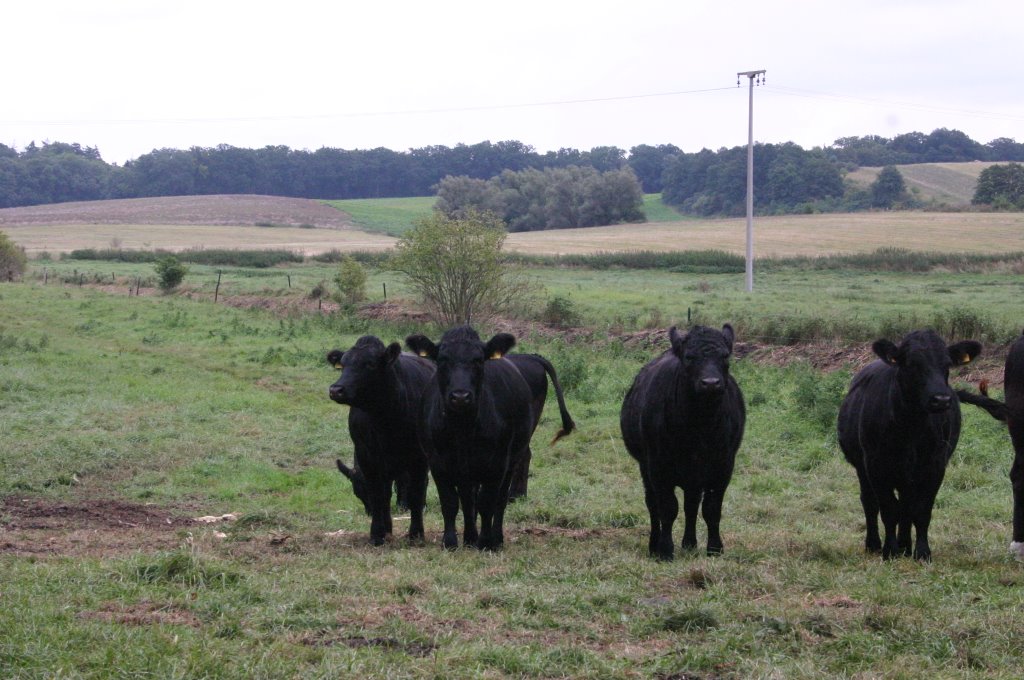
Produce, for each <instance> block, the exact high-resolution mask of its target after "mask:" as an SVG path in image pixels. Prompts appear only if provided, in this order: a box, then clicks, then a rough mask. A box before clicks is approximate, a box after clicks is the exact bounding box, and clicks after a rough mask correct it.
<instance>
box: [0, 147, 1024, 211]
mask: <svg viewBox="0 0 1024 680" xmlns="http://www.w3.org/2000/svg"><path fill="white" fill-rule="evenodd" d="M754 160H755V168H754V172H755V185H756V187H757V193H756V195H755V201H756V208H757V210H758V212H762V213H763V212H792V211H802V210H811V209H830V210H835V209H858V208H866V207H870V205H871V196H870V194H869V193H867V192H863V193H862V194H860V195H852V196H851V195H848V194H845V193H844V191H843V182H842V176H843V173H844V172H845V171H847V170H851V169H853V168H855V167H858V166H884V165H896V164H908V163H925V162H957V161H971V160H986V161H1024V144H1022V143H1018V142H1016V141H1014V140H1012V139H1008V138H999V139H996V140H993V141H991V142H989V143H988V144H980V143H978V142H975V141H974V140H971V139H970V138H969V137H968V136H967V135H965V134H964V133H962V132H960V131H958V130H948V129H945V128H941V129H938V130H935V131H933V132H931V133H930V134H924V133H920V132H911V133H906V134H901V135H897V136H895V137H892V138H883V137H878V136H866V137H845V138H842V139H838V140H836V141H835V142H834V143H833V144H832V145H830V146H825V147H815V148H813V149H803V148H802V147H800V146H799V145H797V144H793V143H786V144H760V145H758V146H757V149H756V151H755V154H754ZM570 167H575V168H592V169H594V170H596V171H597V172H598V173H607V172H609V171H619V170H623V169H626V168H629V169H630V170H631V171H632V172H633V174H634V175H635V176H636V178H637V180H638V181H639V183H640V186H641V187H642V190H643V192H645V193H659V192H660V193H662V194H663V198H664V200H665V201H666V203H669V204H670V205H674V206H676V207H678V208H680V209H682V210H684V211H688V212H691V213H694V214H700V215H733V214H740V213H741V212H742V210H743V206H744V204H745V203H744V202H745V191H746V188H745V187H746V148H745V147H743V146H737V147H733V148H722V149H719V150H717V151H711V150H709V149H702V150H700V151H697V152H692V153H687V152H684V151H683V150H681V149H680V148H678V147H676V146H674V145H672V144H662V145H647V144H641V145H638V146H635V147H633V148H631V149H629V150H628V152H627V151H626V150H624V149H620V148H618V147H614V146H605V147H595V148H592V149H590V150H589V151H581V150H577V149H571V148H563V149H559V150H558V151H549V152H546V153H538V152H537V151H536V150H535V149H534V148H533V147H531V146H529V145H527V144H524V143H522V142H519V141H514V140H511V141H501V142H497V143H491V142H489V141H484V142H480V143H477V144H468V145H467V144H458V145H456V146H454V147H446V146H428V147H422V148H416V149H409V150H408V151H392V150H390V149H385V148H376V149H354V150H346V149H337V148H329V147H324V148H320V149H317V150H315V151H308V150H297V149H290V148H288V147H287V146H267V147H263V148H260V149H246V148H239V147H234V146H230V145H226V144H222V145H219V146H216V147H192V148H190V149H186V150H180V149H154V150H153V151H151V152H149V153H147V154H143V155H141V156H139V157H138V158H135V159H132V160H130V161H127V162H126V163H125V164H124V165H123V166H119V165H116V164H109V163H107V162H105V161H104V160H103V158H102V157H101V155H100V152H99V150H98V149H96V148H95V147H88V146H86V147H83V146H81V145H79V144H74V143H65V142H44V143H42V144H41V145H37V144H35V143H34V142H33V143H32V144H29V146H28V147H26V148H25V149H23V150H21V151H18V150H17V149H15V148H12V147H9V146H6V145H3V144H0V207H15V206H23V205H38V204H45V203H61V202H66V201H86V200H100V199H110V198H141V197H150V196H174V195H198V194H230V193H241V194H266V195H276V196H293V197H301V198H329V199H346V198H385V197H402V196H430V195H434V194H435V193H436V192H437V190H438V188H439V187H440V186H441V182H442V180H444V179H445V178H446V177H468V178H470V179H476V180H491V179H492V178H495V177H499V176H500V175H501V174H502V173H503V172H505V171H511V172H516V173H518V172H523V171H527V170H534V171H540V172H545V171H548V170H556V169H561V170H567V169H568V168H570Z"/></svg>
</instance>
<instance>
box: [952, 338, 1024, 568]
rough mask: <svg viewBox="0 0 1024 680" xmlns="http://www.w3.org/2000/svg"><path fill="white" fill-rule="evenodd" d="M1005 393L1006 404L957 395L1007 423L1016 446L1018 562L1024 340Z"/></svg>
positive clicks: (1015, 351) (1011, 358) (1006, 375)
mask: <svg viewBox="0 0 1024 680" xmlns="http://www.w3.org/2000/svg"><path fill="white" fill-rule="evenodd" d="M1003 389H1004V392H1005V394H1004V398H1005V399H1006V403H1003V402H1000V401H997V400H995V399H990V398H988V395H987V394H985V395H984V396H983V397H979V396H977V395H973V394H970V393H967V392H962V391H958V392H957V395H958V396H960V398H961V399H962V400H963V401H964V402H967V403H971V404H974V405H976V406H980V407H981V408H983V409H985V410H986V411H988V412H989V413H990V414H991V415H992V417H993V418H996V419H998V420H1004V421H1006V425H1007V426H1008V427H1009V429H1010V441H1011V442H1013V466H1012V467H1011V468H1010V485H1011V487H1012V488H1013V537H1012V538H1011V539H1010V552H1011V553H1013V555H1014V557H1016V558H1017V559H1018V560H1024V336H1022V337H1020V338H1017V341H1016V342H1014V343H1013V345H1012V346H1011V347H1010V351H1009V352H1008V353H1007V355H1006V367H1005V369H1004V372H1003Z"/></svg>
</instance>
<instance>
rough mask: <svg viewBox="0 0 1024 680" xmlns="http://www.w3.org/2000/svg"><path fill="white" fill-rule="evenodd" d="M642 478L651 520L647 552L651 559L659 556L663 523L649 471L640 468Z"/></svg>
mask: <svg viewBox="0 0 1024 680" xmlns="http://www.w3.org/2000/svg"><path fill="white" fill-rule="evenodd" d="M640 476H641V477H642V478H643V482H644V504H645V505H646V506H647V514H648V515H649V516H650V518H651V533H650V536H649V538H648V540H647V552H648V553H650V555H651V557H654V556H656V555H657V554H658V538H659V537H660V536H661V522H660V521H659V520H658V504H657V503H656V502H655V501H654V488H653V487H651V482H650V480H649V479H648V476H647V469H646V468H645V467H644V466H643V465H641V466H640Z"/></svg>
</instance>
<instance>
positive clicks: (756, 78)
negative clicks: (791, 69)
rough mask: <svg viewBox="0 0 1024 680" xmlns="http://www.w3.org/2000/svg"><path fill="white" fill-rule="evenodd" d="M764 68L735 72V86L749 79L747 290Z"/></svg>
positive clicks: (750, 281) (751, 275)
mask: <svg viewBox="0 0 1024 680" xmlns="http://www.w3.org/2000/svg"><path fill="white" fill-rule="evenodd" d="M764 74H765V70H764V69H761V70H760V71H743V72H741V73H737V74H736V87H739V86H740V76H746V77H747V79H748V80H749V81H750V116H749V120H748V122H747V292H748V293H750V292H753V290H754V84H755V82H756V84H758V85H764Z"/></svg>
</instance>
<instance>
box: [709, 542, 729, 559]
mask: <svg viewBox="0 0 1024 680" xmlns="http://www.w3.org/2000/svg"><path fill="white" fill-rule="evenodd" d="M723 552H725V549H724V548H722V546H718V547H712V546H710V545H709V546H708V557H718V556H719V555H721V554H722V553H723Z"/></svg>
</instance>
